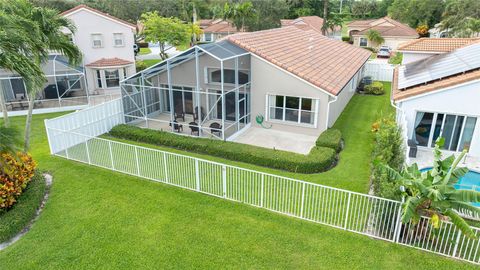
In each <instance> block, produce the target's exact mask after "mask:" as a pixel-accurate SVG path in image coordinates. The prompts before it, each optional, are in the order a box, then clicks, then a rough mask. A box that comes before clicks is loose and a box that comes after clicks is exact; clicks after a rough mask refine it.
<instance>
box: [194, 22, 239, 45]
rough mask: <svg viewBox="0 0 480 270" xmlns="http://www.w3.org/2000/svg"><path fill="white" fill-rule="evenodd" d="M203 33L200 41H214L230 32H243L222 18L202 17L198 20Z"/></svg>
mask: <svg viewBox="0 0 480 270" xmlns="http://www.w3.org/2000/svg"><path fill="white" fill-rule="evenodd" d="M199 25H200V28H201V29H202V31H203V33H202V36H201V37H200V41H201V42H215V41H217V40H220V39H222V38H224V37H226V36H228V35H230V34H235V33H238V32H244V31H243V30H238V29H237V28H236V27H235V26H234V25H233V24H232V23H231V22H229V21H226V20H222V19H204V20H200V21H199Z"/></svg>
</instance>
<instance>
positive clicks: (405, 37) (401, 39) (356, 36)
mask: <svg viewBox="0 0 480 270" xmlns="http://www.w3.org/2000/svg"><path fill="white" fill-rule="evenodd" d="M347 27H348V34H349V36H350V37H351V38H352V40H353V45H355V46H358V47H372V48H378V47H380V46H381V45H386V46H389V47H390V48H392V50H396V49H397V47H398V46H399V45H400V44H402V43H405V42H407V41H410V40H412V39H416V38H418V33H417V31H415V29H413V28H411V27H409V26H408V25H405V24H403V23H401V22H398V21H396V20H393V19H391V18H389V17H383V18H380V19H376V20H360V21H353V22H351V23H349V24H347ZM370 30H376V31H378V32H379V33H380V35H381V36H382V37H383V38H384V39H385V42H384V43H382V44H374V43H372V42H371V41H370V40H368V38H367V35H366V34H367V33H368V31H370Z"/></svg>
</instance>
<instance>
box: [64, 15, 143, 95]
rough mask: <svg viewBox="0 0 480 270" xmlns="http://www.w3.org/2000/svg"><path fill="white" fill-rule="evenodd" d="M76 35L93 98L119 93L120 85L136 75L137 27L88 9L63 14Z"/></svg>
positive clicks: (74, 36)
mask: <svg viewBox="0 0 480 270" xmlns="http://www.w3.org/2000/svg"><path fill="white" fill-rule="evenodd" d="M62 16H64V17H66V18H68V19H70V20H71V21H72V22H73V23H74V25H75V27H76V32H75V33H74V34H73V35H72V33H70V32H69V31H68V30H65V34H67V35H71V38H72V41H73V42H74V43H75V44H76V45H77V46H78V47H79V48H80V50H81V51H82V54H83V62H84V65H85V78H86V81H87V85H88V91H89V93H90V94H112V93H119V91H120V88H119V85H120V81H121V80H122V79H124V78H126V77H128V76H130V75H132V74H134V73H135V55H134V51H133V45H134V43H135V38H134V34H135V30H136V26H135V25H134V24H131V23H129V22H126V21H124V20H121V19H119V18H116V17H113V16H111V15H109V14H106V13H103V12H101V11H99V10H96V9H94V8H91V7H89V6H86V5H79V6H76V7H74V8H72V9H70V10H67V11H65V12H63V13H62Z"/></svg>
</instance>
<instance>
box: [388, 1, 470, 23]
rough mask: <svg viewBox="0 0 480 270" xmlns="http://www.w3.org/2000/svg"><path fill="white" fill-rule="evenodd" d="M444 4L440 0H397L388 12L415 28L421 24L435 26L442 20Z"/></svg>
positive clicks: (394, 17) (393, 17)
mask: <svg viewBox="0 0 480 270" xmlns="http://www.w3.org/2000/svg"><path fill="white" fill-rule="evenodd" d="M462 1H463V0H462ZM444 5H445V3H444V1H439V0H421V1H419V0H395V1H394V2H393V3H392V5H391V6H390V8H389V9H388V13H389V15H390V16H391V17H392V19H395V20H399V21H401V22H403V23H406V24H408V25H409V26H410V27H413V28H415V27H417V26H418V25H420V24H426V25H428V26H429V27H433V26H434V25H435V24H436V23H438V22H440V19H441V16H442V13H443V10H444Z"/></svg>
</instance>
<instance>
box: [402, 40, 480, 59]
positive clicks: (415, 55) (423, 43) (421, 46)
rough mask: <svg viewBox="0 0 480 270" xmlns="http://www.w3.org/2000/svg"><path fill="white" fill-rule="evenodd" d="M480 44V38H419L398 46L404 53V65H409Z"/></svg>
mask: <svg viewBox="0 0 480 270" xmlns="http://www.w3.org/2000/svg"><path fill="white" fill-rule="evenodd" d="M476 42H480V38H419V39H415V40H412V41H409V42H406V43H403V44H401V45H400V46H398V48H397V50H398V51H399V52H401V53H403V59H402V64H403V65H405V64H408V63H411V62H415V61H417V60H420V59H425V58H429V57H431V56H434V55H438V54H444V53H448V52H451V51H454V50H456V49H458V48H461V47H465V46H468V45H470V44H473V43H476Z"/></svg>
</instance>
